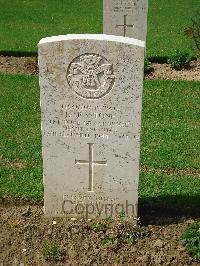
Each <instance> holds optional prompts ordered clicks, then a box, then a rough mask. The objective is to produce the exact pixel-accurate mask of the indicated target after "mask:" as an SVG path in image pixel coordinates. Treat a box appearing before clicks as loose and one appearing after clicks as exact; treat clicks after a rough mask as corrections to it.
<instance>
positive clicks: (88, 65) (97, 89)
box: [67, 54, 115, 100]
mask: <svg viewBox="0 0 200 266" xmlns="http://www.w3.org/2000/svg"><path fill="white" fill-rule="evenodd" d="M67 80H68V83H69V86H70V87H71V88H72V89H73V90H74V91H75V93H76V94H77V95H79V96H80V97H82V98H84V99H89V100H90V99H100V98H102V97H104V96H105V95H107V94H108V93H109V92H110V91H111V89H112V88H113V86H114V82H115V76H114V73H113V65H112V64H110V63H109V62H108V61H107V59H105V58H104V57H102V56H100V55H97V54H84V55H80V56H78V57H76V58H74V60H73V61H72V62H71V63H70V65H69V67H68V71H67Z"/></svg>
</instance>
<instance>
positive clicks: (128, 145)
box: [38, 35, 144, 217]
mask: <svg viewBox="0 0 200 266" xmlns="http://www.w3.org/2000/svg"><path fill="white" fill-rule="evenodd" d="M38 47H39V70H40V87H41V112H42V147H43V173H44V202H45V213H46V214H47V215H51V216H61V215H65V214H68V215H71V216H73V217H74V216H77V215H78V216H85V217H95V216H98V215H100V216H102V217H106V216H110V215H112V216H115V215H118V214H119V213H120V212H123V211H124V212H126V213H127V215H130V216H137V202H138V176H139V153H140V123H141V102H142V90H143V62H144V42H142V41H138V40H134V39H129V38H124V37H117V36H107V35H67V36H58V37H51V38H45V39H42V40H41V41H40V43H39V45H38Z"/></svg>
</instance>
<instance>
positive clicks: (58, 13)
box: [0, 0, 200, 57]
mask: <svg viewBox="0 0 200 266" xmlns="http://www.w3.org/2000/svg"><path fill="white" fill-rule="evenodd" d="M102 2H103V1H102V0H84V1H83V0H66V1H56V0H45V1H39V0H23V1H22V0H0V3H1V8H0V28H1V31H0V39H1V42H0V51H21V52H22V51H26V52H36V51H37V43H38V42H39V40H40V39H41V38H42V37H46V36H52V35H60V34H68V33H102V21H103V18H102V17H103V9H102V6H103V4H102ZM198 10H200V1H197V0H176V1H174V0H167V1H166V0H154V1H153V0H149V23H148V44H147V47H148V49H147V55H148V56H167V57H169V56H170V55H171V54H173V53H175V50H176V49H179V50H181V51H191V47H192V41H191V40H188V39H187V37H185V36H184V34H183V29H184V28H185V27H186V26H188V25H189V24H190V17H191V16H192V15H193V13H194V12H195V11H198Z"/></svg>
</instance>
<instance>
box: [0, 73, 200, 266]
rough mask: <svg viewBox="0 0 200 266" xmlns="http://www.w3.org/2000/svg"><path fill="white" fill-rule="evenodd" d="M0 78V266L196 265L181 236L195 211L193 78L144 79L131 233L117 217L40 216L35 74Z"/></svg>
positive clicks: (199, 192) (199, 198)
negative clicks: (136, 217)
mask: <svg viewBox="0 0 200 266" xmlns="http://www.w3.org/2000/svg"><path fill="white" fill-rule="evenodd" d="M0 77H1V85H0V86H1V89H0V90H1V101H2V103H1V106H2V108H1V111H2V117H3V119H2V123H3V125H2V128H3V132H2V133H3V138H2V142H3V143H2V148H3V149H2V155H3V156H2V158H1V171H2V176H1V180H0V182H1V217H2V218H3V219H1V230H2V233H1V235H2V236H1V239H2V240H3V241H2V243H1V253H2V258H3V259H2V261H3V262H4V263H5V265H12V263H14V261H15V262H17V263H19V262H22V263H25V265H51V263H54V260H57V262H56V263H57V265H69V264H71V265H74V264H76V263H77V262H78V263H80V264H81V265H82V264H83V265H89V264H92V263H93V264H95V263H96V264H97V265H103V264H105V265H106V264H110V265H117V264H118V265H121V264H126V265H127V264H131V263H132V264H134V263H136V264H137V265H161V264H163V265H198V263H197V262H195V260H193V259H192V258H191V257H190V256H189V255H188V254H187V252H185V249H184V247H183V245H182V243H181V241H180V237H181V235H182V233H183V232H184V230H185V229H186V227H187V225H188V224H190V223H192V222H193V221H194V219H196V218H197V217H199V206H200V189H199V182H200V181H199V177H200V172H199V157H200V156H199V151H200V149H199V147H200V140H199V137H198V136H199V130H200V129H199V114H198V112H197V110H198V109H199V82H195V81H170V80H146V81H145V86H144V97H143V117H142V121H143V123H142V143H141V147H142V150H141V174H140V202H139V204H140V205H139V206H140V207H139V208H140V217H141V221H140V223H141V228H140V229H139V231H138V230H136V229H135V227H134V226H133V225H132V223H131V222H130V221H129V222H127V223H126V222H125V221H124V217H123V216H120V215H119V219H118V220H114V221H112V220H110V218H109V217H107V219H106V220H103V221H100V220H97V221H93V220H92V221H87V220H86V221H80V220H75V221H72V220H70V219H64V220H62V219H45V218H44V217H43V209H42V206H43V202H42V198H43V186H42V159H41V140H40V139H41V135H40V134H41V133H40V110H39V85H38V76H37V75H29V76H28V75H16V74H8V73H7V74H5V73H4V74H3V73H1V74H0ZM186 107H187V108H186ZM174 158H176V159H174ZM48 241H51V242H48ZM135 242H136V243H135ZM45 245H46V246H45ZM45 247H46V249H47V250H46V253H45ZM48 251H49V254H48ZM50 251H51V252H50ZM45 254H46V255H45ZM45 256H46V257H45ZM45 258H46V259H50V261H48V260H45ZM150 263H151V264H150Z"/></svg>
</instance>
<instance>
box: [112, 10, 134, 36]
mask: <svg viewBox="0 0 200 266" xmlns="http://www.w3.org/2000/svg"><path fill="white" fill-rule="evenodd" d="M126 18H127V15H124V24H123V25H116V28H118V27H123V28H124V37H126V30H127V28H133V27H134V25H128V24H126Z"/></svg>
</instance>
